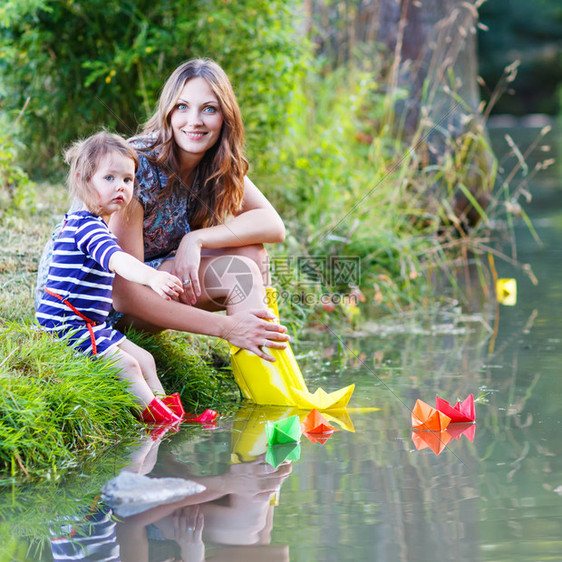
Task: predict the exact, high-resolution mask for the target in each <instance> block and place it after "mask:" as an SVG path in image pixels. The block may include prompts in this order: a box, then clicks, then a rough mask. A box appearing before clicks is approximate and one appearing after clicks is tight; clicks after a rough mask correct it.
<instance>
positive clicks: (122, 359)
mask: <svg viewBox="0 0 562 562" xmlns="http://www.w3.org/2000/svg"><path fill="white" fill-rule="evenodd" d="M138 350H140V351H141V352H142V353H138ZM147 356H149V357H150V359H151V360H152V365H154V359H152V355H150V353H148V352H147V351H145V350H144V349H142V348H140V347H139V346H138V345H135V344H134V343H133V342H131V341H129V340H125V341H123V342H122V343H121V344H119V346H117V349H116V350H115V353H114V354H113V355H112V356H111V359H115V362H116V365H117V367H118V368H119V377H120V378H122V379H124V380H126V381H129V382H130V383H131V384H130V388H129V390H130V392H131V393H132V394H133V395H134V396H136V398H137V402H138V403H139V404H140V405H141V406H144V407H145V408H146V406H148V405H149V404H150V403H151V402H152V400H153V399H154V394H155V391H156V393H161V394H162V395H163V394H164V389H162V385H161V384H160V381H159V380H158V376H157V375H156V367H155V366H154V375H151V376H150V377H149V378H150V383H149V382H148V380H147V379H146V378H145V375H144V373H143V367H144V368H145V369H147V368H148V369H149V370H150V360H148V358H147ZM139 359H140V361H139ZM154 377H156V380H158V383H157V384H155V382H154ZM151 385H152V386H151Z"/></svg>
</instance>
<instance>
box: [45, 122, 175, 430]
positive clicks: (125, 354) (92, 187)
mask: <svg viewBox="0 0 562 562" xmlns="http://www.w3.org/2000/svg"><path fill="white" fill-rule="evenodd" d="M66 160H67V162H68V163H69V164H70V170H69V173H68V187H69V190H70V193H71V195H73V196H74V197H75V199H76V200H79V201H81V203H82V205H81V208H80V209H78V210H76V211H73V212H69V213H68V214H67V215H66V216H65V219H64V223H63V225H62V228H61V230H60V233H59V235H58V237H57V239H56V240H55V243H54V247H53V253H52V257H51V260H50V265H49V270H48V276H47V279H46V284H45V289H44V292H43V295H42V298H41V300H40V302H39V305H38V307H37V311H36V316H37V320H38V322H39V324H41V326H42V327H43V329H45V330H46V331H48V332H51V333H53V334H54V335H56V336H58V337H59V338H63V339H65V341H67V343H68V344H69V345H71V346H72V347H74V348H76V349H78V350H80V351H82V352H84V353H87V354H89V355H93V356H98V357H101V356H111V357H112V358H114V359H115V361H116V364H117V365H118V366H119V368H120V376H121V377H123V378H124V379H125V380H127V381H129V382H130V384H131V387H130V388H131V392H132V393H133V394H134V395H135V396H136V398H137V401H138V403H139V404H140V405H141V406H142V408H143V412H142V414H141V417H142V419H143V420H145V421H156V422H177V421H179V420H180V419H181V417H180V416H178V415H176V414H175V413H174V412H173V411H172V409H170V408H169V407H168V406H167V405H166V403H165V402H163V401H162V399H164V400H165V401H166V400H167V399H170V398H172V397H166V398H165V397H164V394H165V392H164V389H163V388H162V384H161V383H160V380H159V378H158V375H157V373H156V366H155V364H154V359H153V358H152V355H151V354H150V353H148V352H147V351H145V350H144V349H142V348H141V347H139V346H137V345H136V344H134V343H133V342H131V341H129V340H128V339H127V338H126V337H125V336H124V335H123V334H122V333H120V332H119V331H117V330H116V329H114V328H113V327H112V326H110V325H108V324H107V322H106V320H107V317H108V315H109V312H110V309H111V304H112V299H111V289H112V282H113V278H114V275H115V273H117V274H118V275H120V276H121V277H122V278H126V279H128V280H129V282H131V283H138V284H142V285H143V286H145V287H146V288H147V289H148V290H149V291H150V292H151V293H154V295H155V296H156V298H157V301H158V303H159V304H161V303H164V302H166V299H168V300H169V299H171V298H177V297H178V296H179V295H180V294H181V293H182V292H183V288H182V284H181V282H180V280H179V279H178V278H177V277H175V276H174V275H171V274H170V273H168V272H166V271H158V270H156V269H153V268H151V267H148V266H147V265H145V264H144V263H142V262H141V261H139V260H137V259H135V258H134V257H133V256H131V255H129V254H127V253H125V252H124V251H123V250H122V249H121V248H120V247H119V245H118V244H117V242H116V239H115V236H114V235H113V234H111V232H110V231H109V229H108V226H107V223H108V222H109V221H110V220H111V217H112V216H113V215H114V214H115V213H122V214H123V215H126V213H127V209H128V205H129V204H130V202H131V200H132V198H133V189H134V180H135V170H136V167H137V163H138V160H137V156H136V153H135V151H134V150H133V149H132V148H131V146H130V145H129V144H128V143H127V142H126V141H125V140H124V139H122V138H121V137H119V136H117V135H113V134H109V133H106V132H100V133H98V134H96V135H93V136H91V137H89V138H88V139H86V140H84V141H79V142H77V143H75V144H74V146H72V147H71V148H70V149H69V150H68V151H67V153H66ZM162 297H163V298H162ZM176 398H177V396H175V397H174V398H173V399H172V401H173V402H174V405H173V406H172V407H173V408H174V409H175V408H176V407H179V404H176V403H175V399H176Z"/></svg>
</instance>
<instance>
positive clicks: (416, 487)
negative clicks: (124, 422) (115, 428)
mask: <svg viewBox="0 0 562 562" xmlns="http://www.w3.org/2000/svg"><path fill="white" fill-rule="evenodd" d="M505 133H509V134H510V135H512V136H513V137H514V138H515V139H516V141H517V143H518V145H519V146H520V147H522V150H524V148H525V146H528V145H529V143H530V142H531V140H532V139H533V138H535V136H536V135H537V133H538V129H536V128H517V129H509V130H503V129H500V128H495V129H492V130H491V134H492V138H493V141H494V145H495V147H496V152H497V153H502V151H503V150H504V149H503V148H502V146H503V145H504V144H505V141H504V135H505ZM547 141H548V144H550V145H551V146H552V148H553V152H556V151H557V152H558V155H560V154H562V148H561V147H562V142H561V136H560V135H559V134H558V135H557V134H555V133H551V134H550V135H549V136H548V137H547ZM540 156H541V158H544V157H545V154H542V155H540ZM546 156H548V154H546ZM553 156H555V157H556V154H553ZM533 158H534V157H530V158H529V162H530V163H531V166H532V164H533ZM503 164H504V167H505V169H506V171H507V170H509V167H510V166H511V165H512V162H509V161H508V160H506V161H504V162H503ZM506 173H507V172H506ZM561 177H562V176H561V167H560V164H556V165H555V166H553V167H551V168H549V169H548V170H547V171H546V172H543V173H542V174H541V175H539V176H538V177H537V178H535V179H533V180H532V183H531V192H532V194H533V199H532V201H531V202H530V203H529V204H528V205H526V206H525V208H526V210H527V211H528V213H529V214H530V216H531V217H532V221H533V224H534V227H535V228H536V231H537V233H538V236H539V237H540V240H541V244H538V243H537V241H536V240H535V239H534V237H533V236H532V235H531V234H530V232H529V230H528V228H527V227H526V226H525V224H524V222H523V221H518V222H517V223H516V225H515V234H516V240H517V252H518V256H517V259H518V261H519V263H521V264H525V263H529V264H531V266H532V271H533V274H534V276H536V278H537V280H538V284H537V285H536V284H534V283H533V282H532V279H531V277H532V276H529V275H527V273H526V272H525V270H524V269H523V268H521V267H519V266H515V265H510V264H509V263H507V262H504V261H501V260H498V259H496V262H495V267H496V269H497V273H498V276H499V277H502V278H514V279H516V282H517V301H516V304H515V305H510V306H508V305H501V304H499V305H496V304H495V301H494V299H491V298H487V297H486V295H485V294H483V293H482V289H481V286H480V285H479V284H474V285H472V289H471V291H472V293H471V298H470V301H471V302H473V303H474V302H478V303H479V307H478V308H477V309H476V310H475V309H472V310H465V311H464V312H463V313H456V314H447V313H445V312H439V311H437V312H436V313H435V314H434V315H431V316H430V317H428V316H427V315H425V316H424V317H421V318H420V317H416V316H410V317H406V318H401V319H400V321H399V322H397V321H396V320H392V319H390V320H387V321H384V322H382V323H381V322H371V323H367V324H366V325H365V326H364V327H363V328H362V331H361V333H360V334H356V335H355V336H354V337H344V338H339V337H338V336H336V335H334V336H333V337H331V339H329V340H328V341H326V340H323V341H322V345H323V346H324V348H325V349H326V351H325V354H324V357H323V358H322V359H321V360H319V359H318V354H317V353H316V354H315V353H312V351H313V350H315V349H317V348H318V346H319V342H318V341H303V342H301V344H300V345H299V346H297V347H296V349H297V350H298V353H299V354H300V355H301V358H300V359H299V362H300V364H301V366H302V367H303V370H304V371H305V376H306V378H307V380H308V381H310V384H309V387H310V388H312V389H314V388H315V387H316V386H317V385H322V386H323V387H324V388H327V389H330V390H331V389H336V388H339V387H342V386H344V385H347V384H351V383H355V384H356V391H355V394H354V396H353V398H352V402H351V406H352V408H350V409H349V411H348V414H349V418H348V419H347V418H341V417H340V418H339V419H334V420H331V421H332V423H333V424H334V425H336V427H338V428H339V430H338V431H336V432H334V433H333V434H331V435H330V436H329V438H328V439H327V440H326V441H325V443H318V442H316V443H314V442H312V441H310V440H309V439H308V438H306V437H304V436H303V438H302V441H301V444H300V446H299V447H297V448H295V449H293V450H286V451H284V452H283V453H282V455H285V454H286V455H291V456H290V457H289V459H291V458H292V459H293V460H290V461H285V462H284V463H282V464H280V465H279V466H278V467H277V468H276V469H275V468H273V467H272V466H270V464H266V463H264V462H262V461H263V455H262V456H259V455H260V453H263V452H264V451H265V433H264V426H265V422H266V420H268V419H269V420H275V419H278V418H280V417H282V416H287V415H290V414H292V413H294V412H290V411H289V410H284V409H282V408H281V409H279V408H263V407H250V406H248V407H243V408H241V410H240V411H238V412H237V413H236V414H235V416H234V418H231V419H221V420H220V421H219V422H218V424H217V426H216V427H207V428H206V427H201V426H185V427H184V428H183V429H182V430H181V431H180V432H179V433H177V434H174V435H171V436H169V438H166V439H164V440H163V441H158V440H154V441H153V440H151V439H148V440H145V442H144V444H143V445H142V447H140V448H139V449H138V450H137V452H136V455H135V457H134V458H133V459H132V460H131V465H130V468H131V469H132V470H134V471H136V472H141V473H146V474H147V475H148V476H149V477H152V478H162V477H180V478H193V479H195V480H196V481H199V482H201V483H203V484H205V485H206V486H207V488H208V490H209V494H210V495H209V498H208V499H209V501H204V502H202V503H200V504H198V505H180V504H177V505H172V504H170V503H168V504H166V503H164V504H163V505H160V506H158V507H155V508H153V509H151V510H148V511H144V512H143V513H141V514H140V515H137V516H135V517H132V518H130V519H129V520H128V522H127V523H125V524H121V525H119V527H118V534H117V536H118V540H119V542H120V548H121V559H122V560H125V561H134V562H142V561H143V560H149V559H150V560H151V561H152V560H154V561H156V560H174V556H176V557H177V556H179V555H180V554H179V552H180V551H181V556H182V557H183V559H184V561H187V560H189V561H197V562H198V561H201V560H204V559H207V560H217V561H219V560H229V561H231V562H232V561H237V560H245V561H250V562H251V561H254V560H255V561H257V560H260V561H261V560H267V561H288V560H291V562H301V561H302V562H304V561H307V562H308V561H326V562H328V561H342V560H350V561H352V560H353V561H384V562H391V561H392V562H395V561H408V562H417V561H420V562H421V561H434V560H461V561H475V562H477V561H494V562H500V561H506V562H507V561H509V562H523V561H529V562H530V561H533V562H539V561H547V560H548V561H550V560H562V440H561V439H560V434H561V432H562V422H561V419H562V416H561V410H562V408H561V406H560V403H561V392H560V391H561V389H562V382H561V381H562V375H561V365H562V333H561V330H560V318H561V317H562V259H561V258H562V250H561V248H560V242H559V241H560V240H561V239H562V189H561V185H560V178H561ZM467 291H468V288H467ZM471 393H472V394H473V395H474V397H475V398H476V423H475V425H472V426H469V427H465V428H464V429H466V431H465V432H464V433H462V432H460V430H459V432H457V433H454V432H451V433H442V434H438V435H434V434H422V435H421V436H420V434H419V433H418V434H416V433H414V434H412V428H411V419H410V413H411V410H412V407H413V406H414V403H415V402H416V400H417V399H418V398H419V399H421V400H423V401H425V402H427V403H429V404H431V405H433V404H434V401H435V396H436V395H439V396H440V397H442V398H445V399H446V400H449V401H450V402H453V401H456V400H457V399H464V398H465V397H467V396H468V395H469V394H471ZM281 458H282V457H280V458H277V459H276V460H273V459H271V458H269V460H270V462H271V464H276V463H277V462H280V461H281ZM94 473H95V470H94ZM103 484H104V478H103V477H102V476H100V475H98V474H91V473H89V472H88V470H87V469H85V470H84V471H83V474H82V475H81V479H80V478H79V479H78V484H76V480H75V481H74V484H73V485H71V486H68V487H67V488H62V489H59V490H58V491H57V492H56V495H57V497H56V498H54V497H49V493H51V494H53V493H52V492H48V493H47V492H41V493H45V498H44V500H41V499H39V500H37V498H36V500H35V501H34V502H32V503H33V507H32V508H30V511H31V512H29V513H27V514H26V515H25V517H27V519H28V524H27V526H26V519H25V517H24V516H23V515H22V513H25V512H24V511H22V510H21V509H20V510H19V511H18V515H17V516H14V518H13V519H10V515H9V513H10V512H9V510H8V511H6V510H3V511H2V516H3V517H5V519H4V520H3V521H2V522H1V523H0V529H1V530H3V533H2V535H1V536H2V537H3V540H4V543H5V544H4V546H5V547H6V548H5V549H4V550H5V552H6V555H5V557H4V558H2V560H51V559H52V558H51V549H50V547H49V544H48V542H45V541H44V542H43V546H44V548H43V550H42V551H40V550H35V549H32V550H27V546H28V545H29V544H30V542H29V540H28V541H24V540H22V539H19V538H17V536H18V535H26V534H27V535H28V538H31V539H33V538H36V539H41V538H43V537H44V536H45V534H46V533H47V532H51V533H52V536H53V537H56V538H60V537H62V536H63V535H64V534H65V533H68V532H69V529H72V528H74V530H76V528H78V526H77V525H76V524H75V520H76V518H77V517H78V516H79V514H80V513H82V514H83V515H88V517H89V523H88V525H89V529H90V531H91V533H92V534H94V535H96V534H97V535H98V537H97V538H93V539H89V541H90V542H89V543H88V541H87V540H86V541H83V542H82V545H88V544H90V545H91V544H105V546H106V547H107V546H108V545H110V546H111V545H113V546H115V544H116V541H117V539H116V537H115V535H114V533H113V531H114V529H113V527H112V526H111V523H110V522H109V523H107V525H105V523H104V521H105V520H103V518H102V520H101V523H99V524H98V523H96V521H97V519H96V517H99V516H100V514H101V513H102V512H100V510H99V509H98V508H95V507H92V506H91V496H92V493H91V492H92V489H93V488H96V486H97V487H98V489H99V488H101V486H103ZM81 491H82V493H81ZM10 493H11V492H10ZM38 493H39V492H38ZM5 496H6V494H5V495H4V500H5ZM62 496H64V498H62ZM86 497H87V501H86V499H85V498H86ZM63 499H64V501H62V500H63ZM12 500H13V504H14V505H16V504H18V499H17V497H15V496H13V497H12ZM20 503H21V502H20ZM187 503H189V502H187ZM3 505H6V502H4V503H3ZM59 505H62V506H63V507H60V509H59V508H58V507H56V506H59ZM69 506H70V507H69ZM65 524H70V527H64V525H65ZM73 525H74V527H73ZM10 528H11V529H12V532H10ZM42 533H43V534H42ZM10 535H11V536H12V540H11V541H8V542H9V544H8V542H6V538H5V537H7V536H10ZM79 535H80V532H78V533H77V534H76V536H79ZM14 537H15V538H14ZM100 537H105V538H100ZM6 545H8V546H9V548H8V547H7V546H6ZM53 545H55V546H54V547H53V548H54V550H55V551H57V548H58V551H57V552H59V553H61V552H68V551H67V550H65V549H67V548H68V547H67V544H66V541H64V540H63V541H55V542H54V543H53ZM87 548H89V546H88V547H87ZM174 549H175V552H176V554H173V552H174ZM149 552H150V554H148V553H149ZM56 559H63V558H56ZM67 559H68V558H67ZM72 559H82V558H79V557H78V555H75V558H72ZM83 559H87V560H93V559H94V558H83ZM102 559H103V558H102ZM178 559H179V558H178Z"/></svg>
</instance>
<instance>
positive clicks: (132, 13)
mask: <svg viewBox="0 0 562 562" xmlns="http://www.w3.org/2000/svg"><path fill="white" fill-rule="evenodd" d="M298 4H299V3H298V2H297V1H296V0H290V1H288V2H287V1H281V0H240V1H237V2H231V1H221V0H197V1H196V0H171V1H167V2H153V1H151V0H139V1H135V2H133V1H123V0H89V1H87V2H86V1H77V0H62V1H54V0H34V1H33V2H28V0H13V1H12V2H10V3H8V5H5V6H4V7H3V8H0V46H1V48H0V78H1V84H2V90H0V96H1V103H2V104H3V105H4V106H5V107H6V108H9V109H11V108H14V107H16V108H17V107H21V105H22V104H23V101H24V100H25V99H26V98H28V97H29V98H30V103H29V109H28V118H27V119H26V121H25V123H24V132H25V136H24V140H25V142H26V144H27V146H28V148H29V162H30V163H33V166H34V170H33V171H34V172H37V171H38V170H39V169H41V168H42V167H45V165H49V164H50V165H51V166H52V165H53V164H56V163H55V162H53V159H54V158H55V157H56V156H57V155H58V154H59V153H60V149H61V146H64V145H66V144H68V143H69V142H70V141H72V140H74V139H75V138H76V137H80V136H86V135H88V134H90V133H91V132H92V131H94V130H97V129H98V128H99V127H100V126H102V125H104V126H108V127H109V128H112V129H115V130H117V131H119V132H121V133H122V134H124V135H131V134H132V133H133V132H134V131H136V128H137V125H138V124H139V123H140V122H143V121H145V120H146V118H147V117H148V116H149V114H150V113H151V111H152V109H153V106H154V105H155V102H156V100H157V98H158V95H159V92H160V90H161V88H162V86H163V84H164V82H165V80H166V78H167V77H168V76H169V74H170V73H171V71H172V70H173V69H174V68H175V67H176V66H177V65H178V64H179V63H181V62H183V61H184V60H187V59H189V58H193V57H210V58H213V59H215V60H216V61H217V62H218V63H219V64H221V65H222V66H223V67H224V69H225V70H226V72H227V74H228V75H229V76H230V78H231V80H232V83H233V85H234V87H235V89H236V91H237V94H238V96H239V98H240V102H241V105H242V106H243V107H244V108H245V120H246V124H247V127H248V130H249V131H252V137H253V138H252V146H254V147H255V150H259V147H260V146H262V145H263V140H264V139H267V138H268V137H269V136H270V135H273V134H274V133H275V131H276V130H278V127H279V125H280V123H282V122H283V121H284V117H285V111H286V110H285V106H286V104H287V102H288V100H289V98H290V96H291V92H292V89H293V81H294V77H295V75H296V74H298V72H299V69H300V68H302V67H303V66H304V65H305V64H306V55H307V52H308V51H307V48H306V43H305V42H303V41H302V40H299V33H298V31H299V19H298V17H295V14H297V13H298V10H297V9H296V7H297V6H298Z"/></svg>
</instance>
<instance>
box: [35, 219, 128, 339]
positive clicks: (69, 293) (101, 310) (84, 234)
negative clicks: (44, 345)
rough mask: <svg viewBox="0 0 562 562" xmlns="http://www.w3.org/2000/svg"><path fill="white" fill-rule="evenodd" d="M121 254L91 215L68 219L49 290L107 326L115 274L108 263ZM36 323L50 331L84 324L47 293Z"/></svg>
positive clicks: (53, 263) (54, 258)
mask: <svg viewBox="0 0 562 562" xmlns="http://www.w3.org/2000/svg"><path fill="white" fill-rule="evenodd" d="M120 251H122V250H121V248H120V247H119V245H118V244H117V238H116V237H115V236H114V235H113V234H112V233H111V232H110V231H109V228H108V227H107V225H106V224H105V222H104V221H103V220H102V219H101V218H100V217H97V216H95V215H93V214H92V213H90V212H89V211H76V212H74V213H69V214H67V215H66V216H65V222H64V225H63V228H62V230H61V232H60V234H59V237H58V238H57V240H55V245H54V248H53V256H52V260H51V264H50V266H49V274H48V277H47V284H46V287H47V288H48V289H49V290H50V291H52V292H53V293H55V294H57V295H59V296H60V297H62V298H63V299H66V300H68V301H69V302H70V303H71V304H72V305H73V306H74V307H75V308H76V309H77V310H79V311H80V312H81V313H82V314H84V315H85V316H86V317H87V318H89V319H90V320H92V321H93V322H99V323H101V322H104V321H105V319H106V318H107V315H108V314H109V311H110V310H111V304H112V298H111V289H112V284H113V278H114V277H115V274H114V273H113V272H112V271H110V270H109V260H110V258H111V256H112V255H113V254H114V253H115V252H120ZM36 315H37V320H38V321H39V323H40V324H41V325H42V326H44V327H45V328H46V329H47V330H50V331H58V330H59V329H63V327H64V326H63V325H68V323H69V322H70V323H72V322H77V323H81V324H83V323H84V321H83V320H82V319H81V318H80V317H79V316H78V315H76V314H75V313H74V312H73V311H72V310H71V309H70V308H69V307H68V306H67V305H66V304H64V303H63V302H61V301H60V300H58V299H56V298H55V297H53V296H51V295H49V294H47V293H44V294H43V297H42V299H41V302H40V303H39V306H38V308H37V313H36Z"/></svg>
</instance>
